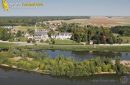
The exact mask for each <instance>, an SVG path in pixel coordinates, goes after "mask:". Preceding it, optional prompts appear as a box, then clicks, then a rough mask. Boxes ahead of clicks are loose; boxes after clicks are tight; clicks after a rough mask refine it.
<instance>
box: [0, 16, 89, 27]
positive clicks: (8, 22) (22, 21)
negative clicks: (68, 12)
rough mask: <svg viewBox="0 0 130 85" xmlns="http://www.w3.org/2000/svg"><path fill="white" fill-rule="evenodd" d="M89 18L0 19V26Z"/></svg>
mask: <svg viewBox="0 0 130 85" xmlns="http://www.w3.org/2000/svg"><path fill="white" fill-rule="evenodd" d="M89 18H90V17H89V16H44V17H40V16H39V17H38V16H37V17H27V16H26V17H25V16H24V17H22V16H21V17H0V25H15V26H17V25H24V26H26V25H34V24H35V23H36V22H42V21H50V20H70V19H89Z"/></svg>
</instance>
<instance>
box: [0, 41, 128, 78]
mask: <svg viewBox="0 0 130 85" xmlns="http://www.w3.org/2000/svg"><path fill="white" fill-rule="evenodd" d="M0 48H1V51H0V66H4V67H9V68H13V69H19V70H23V71H29V72H37V73H41V74H45V75H46V74H48V75H51V76H66V77H69V78H72V77H84V76H91V75H96V74H117V75H120V74H129V73H130V62H129V61H123V62H125V63H122V61H120V59H118V58H117V59H116V60H115V61H113V59H112V58H108V57H100V56H97V57H95V58H92V59H89V60H84V61H78V60H75V59H73V58H69V57H68V58H67V57H63V56H58V57H56V58H50V57H49V56H48V54H47V53H46V52H45V53H38V52H35V51H31V50H30V49H40V50H41V49H46V50H47V49H51V50H56V49H58V50H72V51H73V50H74V51H99V52H102V51H103V52H104V51H112V52H120V51H122V50H124V49H125V51H129V50H130V49H129V46H97V45H96V47H95V46H93V45H92V46H90V45H33V46H15V45H14V44H11V45H10V44H4V43H3V44H1V46H0ZM5 49H8V50H5Z"/></svg>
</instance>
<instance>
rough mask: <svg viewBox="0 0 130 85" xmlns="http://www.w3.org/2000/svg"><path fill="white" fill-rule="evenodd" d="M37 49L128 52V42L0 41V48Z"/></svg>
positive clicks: (129, 50)
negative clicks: (27, 42)
mask: <svg viewBox="0 0 130 85" xmlns="http://www.w3.org/2000/svg"><path fill="white" fill-rule="evenodd" d="M12 47H13V48H23V49H37V50H66V51H90V52H93V51H98V52H130V44H94V45H53V44H49V45H47V44H31V45H19V44H16V43H15V44H14V43H13V44H12V43H0V49H10V48H12Z"/></svg>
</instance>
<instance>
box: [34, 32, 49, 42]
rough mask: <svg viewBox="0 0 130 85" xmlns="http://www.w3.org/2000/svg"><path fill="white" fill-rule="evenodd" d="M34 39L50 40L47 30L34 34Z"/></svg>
mask: <svg viewBox="0 0 130 85" xmlns="http://www.w3.org/2000/svg"><path fill="white" fill-rule="evenodd" d="M33 39H35V40H36V41H41V40H43V41H46V40H48V39H49V37H48V31H47V30H37V31H35V33H34V37H33Z"/></svg>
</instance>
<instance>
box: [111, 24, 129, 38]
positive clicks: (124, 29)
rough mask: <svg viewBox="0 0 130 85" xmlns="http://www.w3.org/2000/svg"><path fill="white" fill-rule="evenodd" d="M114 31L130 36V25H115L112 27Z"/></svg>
mask: <svg viewBox="0 0 130 85" xmlns="http://www.w3.org/2000/svg"><path fill="white" fill-rule="evenodd" d="M111 31H112V32H113V33H117V34H120V35H122V36H130V26H115V27H111Z"/></svg>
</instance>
